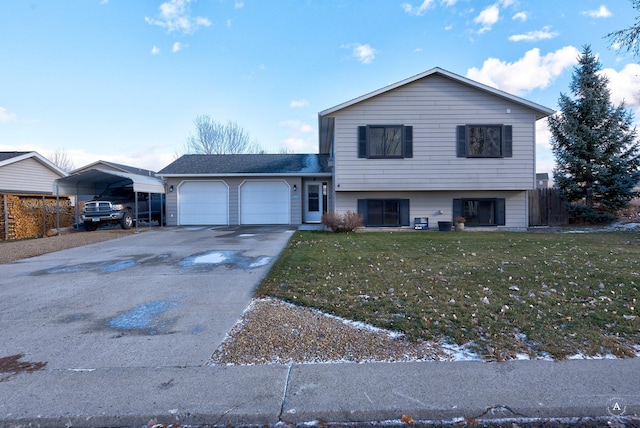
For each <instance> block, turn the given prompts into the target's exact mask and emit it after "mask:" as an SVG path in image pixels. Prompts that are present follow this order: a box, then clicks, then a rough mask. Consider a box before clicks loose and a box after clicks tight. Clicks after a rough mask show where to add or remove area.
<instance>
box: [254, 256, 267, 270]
mask: <svg viewBox="0 0 640 428" xmlns="http://www.w3.org/2000/svg"><path fill="white" fill-rule="evenodd" d="M270 261H271V257H267V256H264V257H260V258H259V259H257V260H256V261H254V262H253V263H251V264H250V265H249V267H250V268H257V267H260V266H266V265H268V264H269V262H270Z"/></svg>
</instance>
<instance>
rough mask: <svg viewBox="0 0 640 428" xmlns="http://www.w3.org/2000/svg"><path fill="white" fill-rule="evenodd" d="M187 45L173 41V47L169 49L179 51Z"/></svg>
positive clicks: (174, 51)
mask: <svg viewBox="0 0 640 428" xmlns="http://www.w3.org/2000/svg"><path fill="white" fill-rule="evenodd" d="M188 46H189V45H185V44H184V43H180V42H175V43H174V44H173V47H172V48H171V51H172V52H173V53H176V52H180V51H181V50H182V49H184V48H186V47H188Z"/></svg>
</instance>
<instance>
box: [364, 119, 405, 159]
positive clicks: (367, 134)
mask: <svg viewBox="0 0 640 428" xmlns="http://www.w3.org/2000/svg"><path fill="white" fill-rule="evenodd" d="M358 157H359V158H374V159H375V158H378V159H402V158H410V157H413V127H412V126H404V125H369V126H359V127H358Z"/></svg>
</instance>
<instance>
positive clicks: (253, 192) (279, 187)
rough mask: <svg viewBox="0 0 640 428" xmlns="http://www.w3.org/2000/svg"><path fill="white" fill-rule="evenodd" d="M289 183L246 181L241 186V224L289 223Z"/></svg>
mask: <svg viewBox="0 0 640 428" xmlns="http://www.w3.org/2000/svg"><path fill="white" fill-rule="evenodd" d="M289 205H290V203H289V185H288V184H287V183H286V182H284V181H245V182H244V183H242V185H241V186H240V224H289V218H290V214H289V212H290V208H289Z"/></svg>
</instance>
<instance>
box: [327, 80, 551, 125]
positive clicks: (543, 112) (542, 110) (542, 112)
mask: <svg viewBox="0 0 640 428" xmlns="http://www.w3.org/2000/svg"><path fill="white" fill-rule="evenodd" d="M433 75H440V76H443V77H446V78H448V79H451V80H453V81H456V82H458V83H461V84H463V85H466V86H469V87H471V88H475V89H477V90H480V91H483V92H486V93H489V94H492V95H496V96H499V97H502V98H505V99H507V100H509V101H512V102H514V103H517V104H520V105H523V106H525V107H527V108H529V109H531V110H533V111H534V112H535V114H536V119H542V118H544V117H547V116H549V115H552V114H553V113H554V110H552V109H549V108H547V107H544V106H541V105H539V104H536V103H533V102H531V101H528V100H525V99H524V98H520V97H517V96H515V95H512V94H509V93H508V92H504V91H501V90H499V89H496V88H492V87H490V86H487V85H484V84H482V83H479V82H476V81H474V80H471V79H468V78H466V77H462V76H459V75H457V74H455V73H451V72H450V71H447V70H444V69H442V68H439V67H435V68H432V69H430V70H427V71H425V72H423V73H420V74H417V75H415V76H412V77H409V78H407V79H404V80H401V81H399V82H396V83H393V84H391V85H388V86H385V87H383V88H380V89H378V90H376V91H373V92H370V93H368V94H365V95H362V96H360V97H357V98H354V99H352V100H349V101H346V102H344V103H342V104H338V105H337V106H334V107H331V108H329V109H326V110H324V111H321V112H320V113H319V114H318V115H319V116H320V117H323V116H330V115H332V114H333V113H336V112H338V111H340V110H343V109H345V108H347V107H350V106H352V105H355V104H358V103H360V102H362V101H365V100H368V99H371V98H373V97H376V96H378V95H381V94H384V93H386V92H389V91H393V90H394V89H397V88H399V87H401V86H404V85H408V84H410V83H413V82H416V81H418V80H420V79H424V78H427V77H429V76H433Z"/></svg>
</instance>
